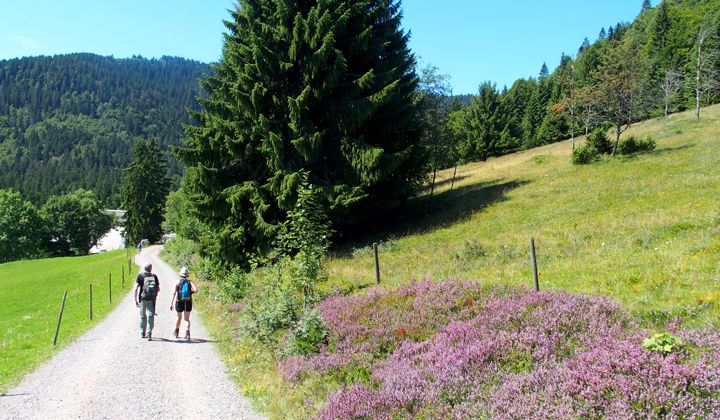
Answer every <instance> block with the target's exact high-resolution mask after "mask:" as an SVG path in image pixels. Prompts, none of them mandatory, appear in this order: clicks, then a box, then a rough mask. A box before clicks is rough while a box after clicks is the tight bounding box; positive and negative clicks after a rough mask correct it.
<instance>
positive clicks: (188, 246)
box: [164, 236, 198, 271]
mask: <svg viewBox="0 0 720 420" xmlns="http://www.w3.org/2000/svg"><path fill="white" fill-rule="evenodd" d="M164 251H165V255H166V256H167V260H168V262H169V263H170V264H171V265H173V266H176V267H188V268H189V269H190V270H193V271H194V270H195V269H196V268H197V267H195V265H196V263H197V261H198V258H197V256H196V254H197V253H198V246H197V244H196V243H195V242H193V241H191V240H189V239H185V238H182V237H180V236H176V237H174V238H171V239H169V240H168V241H167V242H166V243H165V248H164Z"/></svg>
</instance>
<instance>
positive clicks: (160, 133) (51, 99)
mask: <svg viewBox="0 0 720 420" xmlns="http://www.w3.org/2000/svg"><path fill="white" fill-rule="evenodd" d="M209 68H210V67H209V66H208V65H207V64H203V63H199V62H196V61H191V60H186V59H182V58H175V57H163V58H160V59H145V58H142V57H133V58H129V59H116V58H113V57H102V56H98V55H94V54H68V55H58V56H53V57H46V56H41V57H28V58H19V59H12V60H2V61H0V188H12V189H15V190H17V191H19V192H21V193H22V195H23V196H24V197H25V198H27V199H28V200H30V201H31V202H33V203H35V204H36V205H41V204H42V203H44V202H45V201H46V200H47V199H48V197H49V196H51V195H60V194H65V193H69V192H72V191H75V190H77V189H79V188H82V189H86V190H92V191H94V192H95V194H96V195H97V197H98V198H99V199H100V200H101V202H102V203H103V205H104V206H107V207H117V206H119V204H120V197H119V191H120V178H121V170H122V168H124V167H125V166H127V165H128V164H129V162H130V158H131V151H132V146H133V143H134V142H135V140H136V139H138V138H153V139H154V140H155V141H156V142H157V144H158V146H159V147H160V148H161V150H163V151H164V153H165V154H166V158H167V160H168V170H169V174H170V177H171V179H173V180H174V182H175V184H176V185H177V182H178V181H177V180H178V178H179V177H180V175H181V173H182V169H181V167H180V165H179V164H178V162H177V160H176V159H175V158H174V157H173V156H172V155H171V154H170V153H169V151H168V146H170V145H177V144H179V143H180V138H181V137H182V135H183V134H182V124H183V123H186V122H189V120H190V119H189V117H188V113H187V109H195V108H197V101H196V98H197V97H198V96H199V95H200V92H201V91H200V87H199V84H198V81H199V79H200V78H201V75H202V74H204V73H205V72H208V71H209ZM146 170H147V173H148V174H150V173H152V170H153V168H146Z"/></svg>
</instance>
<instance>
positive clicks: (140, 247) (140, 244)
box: [137, 242, 142, 254]
mask: <svg viewBox="0 0 720 420" xmlns="http://www.w3.org/2000/svg"><path fill="white" fill-rule="evenodd" d="M137 248H138V254H139V253H140V251H142V242H138V246H137Z"/></svg>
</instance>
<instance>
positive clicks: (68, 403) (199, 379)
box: [0, 247, 263, 420]
mask: <svg viewBox="0 0 720 420" xmlns="http://www.w3.org/2000/svg"><path fill="white" fill-rule="evenodd" d="M159 251H160V248H159V247H150V248H147V249H143V251H142V254H141V255H140V256H139V257H138V258H137V261H138V263H144V262H146V261H151V262H152V263H153V272H154V273H156V274H157V275H158V277H159V279H160V295H159V296H158V305H157V312H158V315H157V316H156V317H155V330H154V331H153V341H147V340H144V339H141V338H140V326H139V323H140V321H139V319H140V317H139V314H138V310H137V309H136V308H135V303H134V301H133V296H132V294H128V295H126V296H125V297H124V298H123V300H122V302H121V303H120V305H119V307H118V308H116V309H115V310H114V311H113V312H112V313H110V314H109V315H108V316H107V317H106V318H105V319H104V320H103V321H102V322H101V323H99V324H98V325H97V326H95V327H94V328H93V329H92V330H90V331H89V332H87V333H86V334H84V335H83V336H81V337H80V338H79V339H78V340H77V341H76V342H75V343H73V344H72V345H70V346H69V347H67V348H66V349H64V350H63V351H61V352H59V353H58V354H56V355H55V356H54V357H53V358H52V359H51V360H50V361H49V362H48V363H47V364H45V365H44V366H42V367H41V368H40V369H38V370H37V371H36V372H34V373H31V374H29V375H27V376H26V377H25V378H24V379H23V381H22V382H21V383H20V384H19V385H18V386H17V387H15V388H14V389H11V390H10V391H8V392H7V394H6V395H3V396H0V418H2V419H30V418H32V419H110V418H112V419H117V418H141V419H173V420H176V419H231V418H232V419H259V418H263V417H262V416H260V415H259V414H257V413H255V412H254V410H253V409H252V408H251V407H250V404H249V402H248V401H247V400H246V399H244V398H243V397H242V396H241V394H240V391H239V390H238V389H237V387H236V386H235V385H234V384H233V383H232V382H231V381H230V380H229V379H228V378H227V375H226V369H225V366H224V365H223V363H222V361H221V360H220V357H219V355H218V353H217V352H216V351H215V348H214V347H213V344H212V342H210V341H209V338H208V333H207V331H206V330H205V328H204V327H203V325H202V324H201V323H200V320H199V317H198V316H197V314H196V313H195V311H194V310H193V314H192V316H191V318H190V320H191V322H192V329H191V330H192V337H193V338H192V340H191V341H190V342H185V341H183V340H179V341H176V339H175V338H174V337H173V336H172V332H173V329H174V328H175V319H176V315H175V312H174V311H173V312H171V311H170V310H169V307H170V300H171V297H172V289H173V287H174V285H175V282H176V281H177V278H178V276H177V274H176V273H175V272H174V271H172V270H171V269H170V267H168V266H167V265H166V264H165V263H164V262H162V261H161V260H160V259H159V258H158V257H157V254H158V252H159ZM133 290H134V287H133ZM202 292H203V291H202V290H200V293H202ZM182 328H184V326H183V327H181V329H182Z"/></svg>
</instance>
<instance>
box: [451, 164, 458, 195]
mask: <svg viewBox="0 0 720 420" xmlns="http://www.w3.org/2000/svg"><path fill="white" fill-rule="evenodd" d="M455 174H457V165H455V169H453V177H452V182H451V183H450V191H452V189H453V187H454V186H455Z"/></svg>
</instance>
